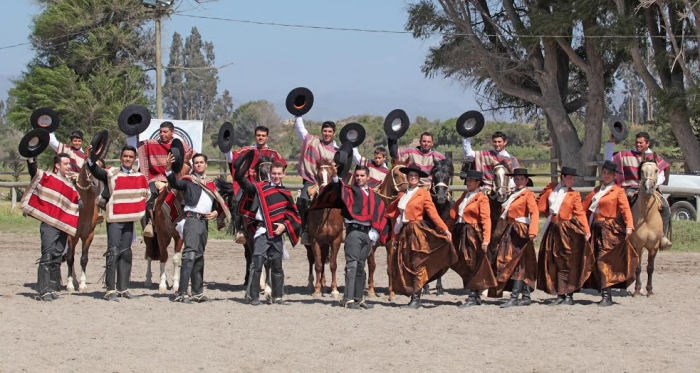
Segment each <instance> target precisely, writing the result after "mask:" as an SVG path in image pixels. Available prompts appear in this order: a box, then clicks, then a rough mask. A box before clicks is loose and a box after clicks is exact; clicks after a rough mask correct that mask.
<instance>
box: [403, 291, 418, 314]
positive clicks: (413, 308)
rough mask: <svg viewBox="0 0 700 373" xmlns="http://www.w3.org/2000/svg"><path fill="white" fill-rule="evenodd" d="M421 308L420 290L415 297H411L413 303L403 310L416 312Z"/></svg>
mask: <svg viewBox="0 0 700 373" xmlns="http://www.w3.org/2000/svg"><path fill="white" fill-rule="evenodd" d="M420 306H421V303H420V290H418V291H417V292H415V293H414V294H413V295H411V301H410V302H409V303H408V304H407V305H405V306H401V308H406V309H412V310H416V309H418V308H420Z"/></svg>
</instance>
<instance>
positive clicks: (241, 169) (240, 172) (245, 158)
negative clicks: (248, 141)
mask: <svg viewBox="0 0 700 373" xmlns="http://www.w3.org/2000/svg"><path fill="white" fill-rule="evenodd" d="M254 157H255V151H254V150H246V151H245V153H243V154H241V155H240V156H239V157H238V158H237V159H236V162H234V163H233V169H234V171H235V172H234V173H233V175H232V176H233V180H234V181H239V180H243V178H245V175H246V174H247V173H248V170H250V167H251V166H252V164H253V158H254Z"/></svg>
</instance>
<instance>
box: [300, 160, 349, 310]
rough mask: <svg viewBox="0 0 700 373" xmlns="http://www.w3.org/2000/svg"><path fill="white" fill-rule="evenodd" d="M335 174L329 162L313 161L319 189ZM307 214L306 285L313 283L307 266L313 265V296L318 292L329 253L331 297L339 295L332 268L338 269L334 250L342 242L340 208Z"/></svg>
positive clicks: (322, 281) (323, 279) (333, 167)
mask: <svg viewBox="0 0 700 373" xmlns="http://www.w3.org/2000/svg"><path fill="white" fill-rule="evenodd" d="M335 176H337V174H336V169H335V166H334V165H333V162H332V161H330V160H328V159H320V160H318V161H317V162H316V185H317V186H318V188H319V189H320V188H322V187H324V186H326V185H328V184H329V183H330V182H331V181H332V178H333V177H335ZM316 193H318V191H316ZM312 204H313V203H312ZM308 214H309V215H308V219H307V225H308V233H309V238H310V239H311V245H304V246H306V252H307V258H308V260H309V286H311V284H312V282H313V274H312V269H311V266H312V265H313V268H314V269H315V270H316V281H315V283H314V284H313V288H314V293H313V295H314V296H320V295H321V288H322V286H325V282H326V277H325V271H324V268H325V263H326V261H328V259H329V258H328V256H329V254H330V267H331V276H332V280H331V296H332V297H333V298H339V297H340V292H338V282H337V278H336V271H337V269H338V252H339V251H340V244H341V243H342V242H343V216H342V215H341V214H340V209H319V210H310V211H309V213H308ZM312 254H313V255H312ZM312 259H313V261H312Z"/></svg>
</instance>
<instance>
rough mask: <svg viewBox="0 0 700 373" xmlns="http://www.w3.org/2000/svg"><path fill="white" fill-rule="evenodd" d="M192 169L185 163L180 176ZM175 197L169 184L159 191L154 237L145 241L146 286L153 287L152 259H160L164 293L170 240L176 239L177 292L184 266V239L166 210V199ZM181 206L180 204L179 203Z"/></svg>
mask: <svg viewBox="0 0 700 373" xmlns="http://www.w3.org/2000/svg"><path fill="white" fill-rule="evenodd" d="M189 171H190V167H189V166H188V165H187V164H185V165H184V166H183V168H182V171H181V172H180V173H179V174H178V177H181V176H183V175H187V174H188V173H189ZM173 198H175V195H174V194H173V192H172V191H171V190H170V188H169V187H168V186H165V187H163V188H161V189H160V191H159V192H158V197H156V201H155V203H154V206H153V237H144V238H143V242H144V244H145V245H146V260H147V261H148V264H147V267H146V281H145V286H146V287H151V285H152V284H153V281H152V279H151V276H152V272H151V261H152V260H158V261H159V262H160V282H159V284H158V291H159V292H161V293H164V292H166V291H167V290H168V280H167V276H166V274H165V265H166V264H167V263H168V255H169V254H168V246H170V242H171V241H173V240H175V254H174V255H173V271H174V272H173V289H172V290H173V291H174V292H177V291H178V290H179V289H178V286H179V284H180V267H181V266H182V247H183V246H184V241H183V240H182V237H180V234H179V233H178V231H177V229H175V224H173V221H172V219H171V217H170V216H169V214H168V213H167V212H166V210H164V205H165V206H168V204H166V199H168V200H171V199H173ZM179 203H180V201H179V200H178V201H175V205H178V204H179ZM178 206H179V205H178ZM144 223H145V219H143V220H141V226H142V227H143V226H144Z"/></svg>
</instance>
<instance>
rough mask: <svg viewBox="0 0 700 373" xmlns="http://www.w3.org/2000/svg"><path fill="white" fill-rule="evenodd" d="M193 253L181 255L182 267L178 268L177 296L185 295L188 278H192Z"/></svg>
mask: <svg viewBox="0 0 700 373" xmlns="http://www.w3.org/2000/svg"><path fill="white" fill-rule="evenodd" d="M194 257H195V253H194V251H188V252H186V253H184V254H182V266H181V267H180V284H179V289H178V291H179V295H186V294H187V285H189V283H190V278H192V272H194V260H195V258H194Z"/></svg>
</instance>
